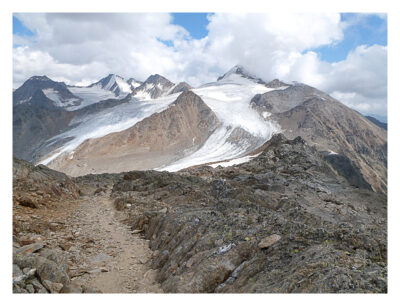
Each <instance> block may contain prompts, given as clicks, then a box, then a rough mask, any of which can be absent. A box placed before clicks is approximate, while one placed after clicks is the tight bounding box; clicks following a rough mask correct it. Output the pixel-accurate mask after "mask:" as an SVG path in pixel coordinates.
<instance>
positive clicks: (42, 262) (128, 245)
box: [13, 134, 387, 293]
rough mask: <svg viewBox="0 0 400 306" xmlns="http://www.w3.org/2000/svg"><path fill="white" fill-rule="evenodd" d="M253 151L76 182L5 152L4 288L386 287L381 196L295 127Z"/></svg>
mask: <svg viewBox="0 0 400 306" xmlns="http://www.w3.org/2000/svg"><path fill="white" fill-rule="evenodd" d="M258 153H260V154H259V155H258V156H257V157H255V158H254V159H253V160H251V161H249V162H247V163H244V164H241V165H236V166H231V167H226V168H222V167H217V168H215V169H214V168H211V167H208V166H198V167H192V168H189V169H186V170H182V171H180V172H177V173H169V172H157V171H131V172H125V173H120V174H100V175H93V174H91V175H86V176H82V177H77V178H70V177H67V176H66V175H64V174H62V173H59V172H56V171H53V170H50V169H48V168H46V167H44V166H38V167H33V166H32V165H30V164H29V163H26V162H23V161H20V160H17V159H14V177H13V181H14V183H13V200H14V201H13V204H14V207H13V212H14V214H13V222H14V227H13V241H14V242H13V259H14V265H13V291H14V292H22V293H28V292H29V293H34V292H37V293H45V292H51V293H57V292H61V293H64V292H65V293H67V292H75V293H90V292H164V293H168V292H188V293H189V292H191V293H197V292H209V293H223V292H251V293H257V292H258V293H261V292H263V293H272V292H281V293H289V292H363V293H367V292H371V293H384V292H387V215H386V213H387V212H386V209H387V204H386V203H387V199H386V195H385V194H383V193H375V192H373V191H372V190H371V188H370V186H369V185H368V184H367V183H365V181H363V177H362V175H361V174H360V169H359V168H357V166H356V165H354V164H353V163H351V162H349V161H348V160H346V159H345V158H344V159H343V158H340V157H337V158H332V157H330V156H331V155H330V154H329V153H327V152H320V151H317V149H316V148H315V147H313V146H310V145H308V144H307V143H306V142H305V141H304V140H303V138H301V137H297V138H295V139H294V140H288V139H286V138H285V136H283V135H282V134H278V135H275V136H273V137H272V139H271V140H269V141H268V142H267V143H266V144H265V145H263V146H262V147H261V148H260V149H259V152H258ZM335 169H337V170H335Z"/></svg>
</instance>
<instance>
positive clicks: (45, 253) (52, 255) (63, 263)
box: [38, 248, 68, 271]
mask: <svg viewBox="0 0 400 306" xmlns="http://www.w3.org/2000/svg"><path fill="white" fill-rule="evenodd" d="M38 253H39V255H40V256H42V257H44V258H46V259H49V260H51V261H54V262H55V263H56V264H57V265H58V266H59V268H61V269H62V270H64V271H67V269H68V265H67V255H66V254H67V253H65V252H63V251H61V250H57V249H49V248H43V249H41V250H40V251H39V252H38Z"/></svg>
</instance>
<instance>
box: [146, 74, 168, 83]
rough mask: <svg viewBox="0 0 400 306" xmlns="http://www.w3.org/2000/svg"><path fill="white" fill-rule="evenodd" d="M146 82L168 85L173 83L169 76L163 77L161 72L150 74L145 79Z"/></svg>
mask: <svg viewBox="0 0 400 306" xmlns="http://www.w3.org/2000/svg"><path fill="white" fill-rule="evenodd" d="M144 83H146V84H160V85H167V84H173V83H172V82H171V81H170V80H168V79H167V78H165V77H163V76H162V75H159V74H152V75H151V76H149V77H148V78H147V79H146V81H144Z"/></svg>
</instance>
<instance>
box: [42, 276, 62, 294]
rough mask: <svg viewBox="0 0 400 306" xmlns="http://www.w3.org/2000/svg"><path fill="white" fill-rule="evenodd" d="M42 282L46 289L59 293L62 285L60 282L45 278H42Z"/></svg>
mask: <svg viewBox="0 0 400 306" xmlns="http://www.w3.org/2000/svg"><path fill="white" fill-rule="evenodd" d="M42 284H43V285H44V286H45V287H46V289H47V290H49V291H50V293H59V292H60V291H61V289H62V288H63V286H64V285H63V284H61V283H53V282H51V281H49V280H47V279H45V280H43V281H42Z"/></svg>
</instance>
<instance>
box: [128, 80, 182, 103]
mask: <svg viewBox="0 0 400 306" xmlns="http://www.w3.org/2000/svg"><path fill="white" fill-rule="evenodd" d="M173 86H175V84H174V83H172V82H171V81H169V80H168V79H166V78H165V77H163V76H162V75H159V74H153V75H151V76H149V77H148V78H147V79H146V81H144V82H143V83H142V84H141V85H140V86H139V87H136V88H135V89H134V91H133V92H132V95H133V96H135V97H136V98H138V99H144V100H146V99H156V98H159V97H161V96H163V95H165V94H167V93H168V92H169V91H170V89H171V88H172V87H173Z"/></svg>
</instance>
